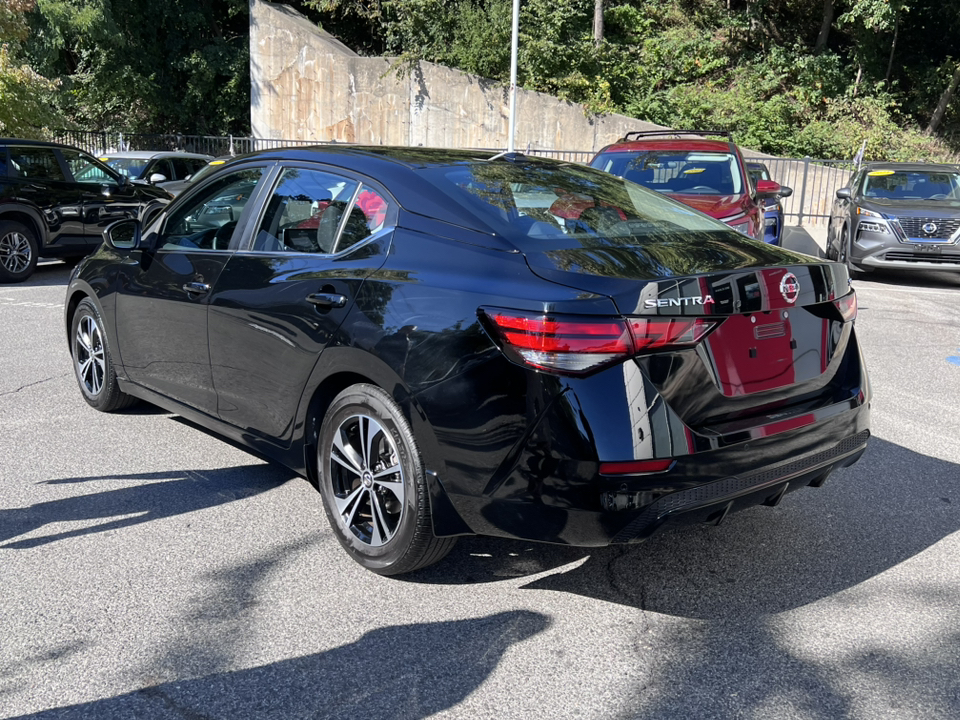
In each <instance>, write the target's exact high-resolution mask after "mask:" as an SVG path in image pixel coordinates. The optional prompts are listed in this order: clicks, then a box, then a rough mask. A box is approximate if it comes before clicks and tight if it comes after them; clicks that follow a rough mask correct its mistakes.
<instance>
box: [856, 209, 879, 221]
mask: <svg viewBox="0 0 960 720" xmlns="http://www.w3.org/2000/svg"><path fill="white" fill-rule="evenodd" d="M857 215H861V216H863V217H872V218H880V219H881V220H883V219H884V217H883V215H881V214H880V213H878V212H874V211H873V210H867V209H866V208H863V207H859V206H858V207H857Z"/></svg>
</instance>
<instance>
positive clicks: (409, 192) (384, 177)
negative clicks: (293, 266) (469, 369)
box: [217, 144, 600, 225]
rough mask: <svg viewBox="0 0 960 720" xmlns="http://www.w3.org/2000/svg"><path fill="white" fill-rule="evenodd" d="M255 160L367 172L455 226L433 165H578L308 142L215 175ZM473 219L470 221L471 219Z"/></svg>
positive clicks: (457, 217)
mask: <svg viewBox="0 0 960 720" xmlns="http://www.w3.org/2000/svg"><path fill="white" fill-rule="evenodd" d="M256 161H284V162H288V163H290V162H293V163H296V162H316V163H324V164H326V165H328V166H331V167H333V168H339V169H343V170H346V171H349V172H353V173H357V174H360V175H364V176H367V177H369V178H371V179H372V180H374V181H377V182H379V183H382V184H383V185H384V186H385V187H386V188H387V189H388V190H389V191H390V193H391V194H392V195H393V196H394V197H395V198H396V200H397V202H399V203H400V206H401V207H403V208H405V209H408V210H411V211H413V212H417V213H419V214H423V215H427V216H429V217H433V218H436V219H438V220H443V221H446V222H450V223H455V224H460V225H462V224H464V220H465V217H466V216H465V215H464V213H465V212H466V211H465V210H464V209H463V208H461V207H459V206H456V204H454V203H450V202H449V201H447V200H445V198H444V197H442V195H441V194H440V193H438V192H437V186H436V185H434V184H433V183H432V181H431V179H430V178H428V177H425V176H424V175H423V173H421V172H420V171H421V170H425V169H429V168H439V167H456V166H467V165H476V164H481V163H487V162H496V163H500V162H503V163H511V162H516V163H529V164H530V165H534V166H541V167H546V166H549V167H553V168H556V167H561V166H569V167H576V168H578V169H580V170H587V171H588V172H600V171H599V170H596V171H591V170H590V169H589V168H585V167H584V166H583V165H581V164H579V163H574V162H568V161H562V160H554V159H551V158H543V157H535V156H527V155H523V154H521V153H511V154H508V153H503V152H497V151H495V150H448V149H441V148H424V147H399V146H397V147H390V146H381V145H339V144H337V145H308V146H294V147H285V148H277V149H270V150H261V151H259V152H254V153H248V154H246V155H238V156H237V157H235V158H233V159H231V160H229V161H227V162H226V163H224V165H222V166H221V168H220V169H218V171H217V172H218V173H220V172H222V171H229V170H228V169H230V168H239V167H241V166H243V165H246V164H249V163H251V162H256ZM475 220H476V219H475V218H474V220H473V221H474V222H475Z"/></svg>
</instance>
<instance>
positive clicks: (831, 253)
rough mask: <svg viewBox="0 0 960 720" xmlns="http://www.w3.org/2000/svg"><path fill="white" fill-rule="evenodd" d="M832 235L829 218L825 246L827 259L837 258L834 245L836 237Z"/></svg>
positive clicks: (831, 222)
mask: <svg viewBox="0 0 960 720" xmlns="http://www.w3.org/2000/svg"><path fill="white" fill-rule="evenodd" d="M833 235H834V232H833V221H832V220H831V221H830V222H829V223H828V224H827V247H826V253H825V254H826V256H827V260H836V259H837V251H836V249H835V247H834V245H835V244H836V238H835V237H834V236H833Z"/></svg>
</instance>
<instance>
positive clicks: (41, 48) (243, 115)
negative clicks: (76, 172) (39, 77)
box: [26, 0, 250, 134]
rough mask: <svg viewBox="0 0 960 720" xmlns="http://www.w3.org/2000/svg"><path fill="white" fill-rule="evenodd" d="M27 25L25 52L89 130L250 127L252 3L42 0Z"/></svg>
mask: <svg viewBox="0 0 960 720" xmlns="http://www.w3.org/2000/svg"><path fill="white" fill-rule="evenodd" d="M29 22H30V25H31V30H32V33H31V38H30V40H29V41H28V42H27V43H26V52H27V55H28V56H29V57H30V59H31V60H32V62H33V66H34V67H35V68H36V69H37V70H38V71H39V72H41V73H43V74H44V75H46V76H48V77H56V78H59V79H60V82H61V92H59V93H57V96H56V108H57V110H59V111H60V112H61V113H62V114H64V115H65V116H67V117H69V118H72V119H73V120H74V121H75V122H76V123H78V124H79V125H81V126H82V127H84V128H86V129H114V128H116V129H124V130H131V131H140V132H183V133H216V134H221V133H223V134H226V133H230V132H233V133H239V132H244V130H245V128H247V127H248V126H249V97H250V75H249V49H248V48H249V17H248V8H247V2H246V0H149V1H148V0H36V7H35V8H34V10H33V11H32V12H31V13H30V14H29Z"/></svg>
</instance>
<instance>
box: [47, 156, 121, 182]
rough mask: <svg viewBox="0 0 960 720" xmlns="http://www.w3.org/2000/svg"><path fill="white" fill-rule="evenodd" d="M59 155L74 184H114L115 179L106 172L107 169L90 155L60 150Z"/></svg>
mask: <svg viewBox="0 0 960 720" xmlns="http://www.w3.org/2000/svg"><path fill="white" fill-rule="evenodd" d="M60 153H61V154H62V155H63V159H64V160H66V161H67V167H69V168H70V172H71V173H72V174H73V179H74V180H75V181H76V182H79V183H89V184H91V185H101V184H103V183H112V182H116V180H115V178H114V177H113V176H112V175H111V174H110V173H109V172H107V169H106V168H105V167H104V166H103V165H101V164H100V163H99V162H98V161H97V160H94V159H93V158H92V157H91V156H90V155H86V154H84V153H82V152H79V151H77V150H61V151H60Z"/></svg>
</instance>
